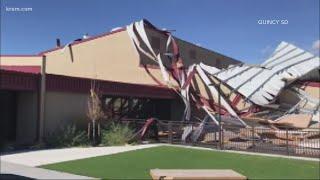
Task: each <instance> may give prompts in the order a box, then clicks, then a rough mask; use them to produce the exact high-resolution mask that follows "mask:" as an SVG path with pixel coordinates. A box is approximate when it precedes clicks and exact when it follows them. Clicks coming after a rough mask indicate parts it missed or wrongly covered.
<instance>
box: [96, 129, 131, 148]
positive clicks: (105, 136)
mask: <svg viewBox="0 0 320 180" xmlns="http://www.w3.org/2000/svg"><path fill="white" fill-rule="evenodd" d="M133 134H134V133H133V130H132V129H131V128H130V127H129V126H128V125H122V124H115V123H113V124H111V125H110V127H109V129H104V130H103V131H102V139H101V143H102V144H103V145H107V146H116V145H124V144H127V143H129V141H130V139H131V138H132V137H133Z"/></svg>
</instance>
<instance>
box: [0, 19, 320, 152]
mask: <svg viewBox="0 0 320 180" xmlns="http://www.w3.org/2000/svg"><path fill="white" fill-rule="evenodd" d="M248 53H250V52H248ZM319 63H320V62H319V57H318V56H315V55H313V54H311V53H309V52H307V51H304V50H302V49H300V48H298V47H296V46H294V45H292V44H289V43H286V42H281V43H280V44H279V46H278V47H277V48H276V49H275V51H274V53H273V54H272V55H271V56H270V58H268V59H267V60H266V61H265V62H264V63H262V64H260V65H249V64H246V63H244V62H240V61H238V60H235V59H233V58H231V57H227V56H225V55H222V54H219V53H217V52H214V51H211V50H208V49H205V48H203V47H199V46H197V45H194V44H192V43H189V42H187V41H184V40H182V39H179V38H177V37H174V36H173V35H172V34H171V31H167V30H160V29H158V28H156V27H155V26H153V25H152V24H151V23H150V22H148V21H147V20H141V21H139V22H134V23H132V24H130V25H128V26H126V27H122V28H115V29H113V30H112V31H110V32H108V33H105V34H102V35H98V36H92V37H88V36H85V37H83V38H81V39H77V40H75V41H73V42H70V43H68V44H66V45H63V46H62V45H60V40H59V39H57V45H56V48H54V49H50V50H47V51H44V52H40V53H39V54H36V55H1V78H0V104H1V105H0V106H1V113H0V116H1V123H2V125H1V130H0V132H1V133H2V134H1V137H2V138H5V140H6V141H9V142H15V143H21V144H28V143H33V142H35V141H37V140H39V139H41V138H43V137H45V136H46V135H47V134H49V133H51V132H53V131H55V129H57V128H58V127H59V126H61V124H67V123H68V122H71V121H73V122H74V121H77V122H79V123H86V122H87V100H88V96H89V91H90V88H91V87H92V85H93V84H94V86H95V87H97V89H98V90H99V93H100V94H101V98H102V100H103V101H102V102H103V105H105V106H106V105H108V107H110V104H112V106H111V107H112V108H111V109H109V111H110V112H111V114H112V115H113V117H115V118H119V119H148V118H151V117H154V118H156V119H158V120H166V121H168V120H169V121H183V122H198V123H199V125H198V126H197V127H193V128H188V127H187V126H186V127H184V131H183V133H182V137H181V138H182V139H184V140H186V139H187V138H188V136H192V139H193V140H194V139H198V138H199V137H200V134H203V133H205V132H204V131H203V130H204V129H206V128H203V127H204V124H205V123H209V122H210V123H212V124H213V125H217V126H218V125H219V123H220V122H223V123H224V124H230V125H235V126H239V127H250V126H252V124H255V125H256V126H259V127H263V128H270V129H281V128H283V127H285V128H290V129H297V130H299V129H300V130H306V129H312V128H320V125H319V123H320V121H319V106H320V101H319V99H320V97H319V96H320V95H319V88H320V82H319ZM137 107H139V108H137ZM197 128H198V129H197ZM316 133H318V134H319V130H317V131H316ZM313 135H314V134H313ZM315 138H317V140H318V141H319V138H320V137H319V135H318V136H315ZM319 148H320V147H319Z"/></svg>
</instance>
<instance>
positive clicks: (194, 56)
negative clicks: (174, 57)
mask: <svg viewBox="0 0 320 180" xmlns="http://www.w3.org/2000/svg"><path fill="white" fill-rule="evenodd" d="M189 57H190V58H191V59H197V52H196V51H195V50H193V49H192V50H190V51H189Z"/></svg>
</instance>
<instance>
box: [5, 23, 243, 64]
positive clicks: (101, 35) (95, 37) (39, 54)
mask: <svg viewBox="0 0 320 180" xmlns="http://www.w3.org/2000/svg"><path fill="white" fill-rule="evenodd" d="M146 22H147V25H148V26H149V27H150V28H152V29H154V30H157V31H159V30H158V29H157V28H156V27H155V26H154V25H152V24H151V23H150V22H149V21H147V20H146ZM125 30H126V27H122V28H120V29H117V30H114V31H110V32H105V33H102V34H99V35H95V36H92V37H89V38H87V39H82V40H80V41H73V42H72V43H70V44H65V45H62V46H60V47H55V48H51V49H48V50H45V51H41V52H40V53H38V54H35V55H0V57H40V56H43V55H45V54H46V53H49V52H53V51H56V50H59V49H63V48H64V47H65V46H67V45H72V46H74V45H77V44H81V43H84V42H88V41H92V40H95V39H98V38H102V37H105V36H109V35H113V34H116V33H118V32H122V31H125ZM174 38H176V39H178V40H180V41H183V42H185V43H188V44H191V45H193V46H195V47H197V48H201V49H203V50H206V51H209V52H212V53H215V54H217V55H220V56H223V57H226V58H229V59H232V60H234V61H238V62H239V63H242V61H240V60H238V59H235V58H232V57H230V56H227V55H224V54H221V53H218V52H216V51H213V50H211V49H208V48H205V47H202V46H198V45H196V44H194V43H191V42H189V41H187V40H183V39H181V38H178V37H176V36H174Z"/></svg>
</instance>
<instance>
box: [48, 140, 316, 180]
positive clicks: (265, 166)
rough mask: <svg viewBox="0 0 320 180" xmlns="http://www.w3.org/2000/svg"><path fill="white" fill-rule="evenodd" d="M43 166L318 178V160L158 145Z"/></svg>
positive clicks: (97, 172) (139, 174)
mask: <svg viewBox="0 0 320 180" xmlns="http://www.w3.org/2000/svg"><path fill="white" fill-rule="evenodd" d="M42 167H43V168H47V169H52V170H57V171H64V172H69V173H73V174H78V175H85V176H91V177H97V178H104V179H125V178H129V179H150V176H149V170H150V169H154V168H162V169H233V170H235V171H237V172H239V173H241V174H243V175H245V176H247V177H248V178H249V179H258V178H259V179H271V178H273V179H319V162H311V161H303V160H292V159H285V158H276V157H263V156H254V155H242V154H236V153H224V152H215V151H209V150H198V149H188V148H180V147H172V146H160V147H154V148H148V149H142V150H136V151H130V152H124V153H119V154H114V155H107V156H99V157H94V158H88V159H82V160H75V161H68V162H62V163H57V164H49V165H45V166H42Z"/></svg>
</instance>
